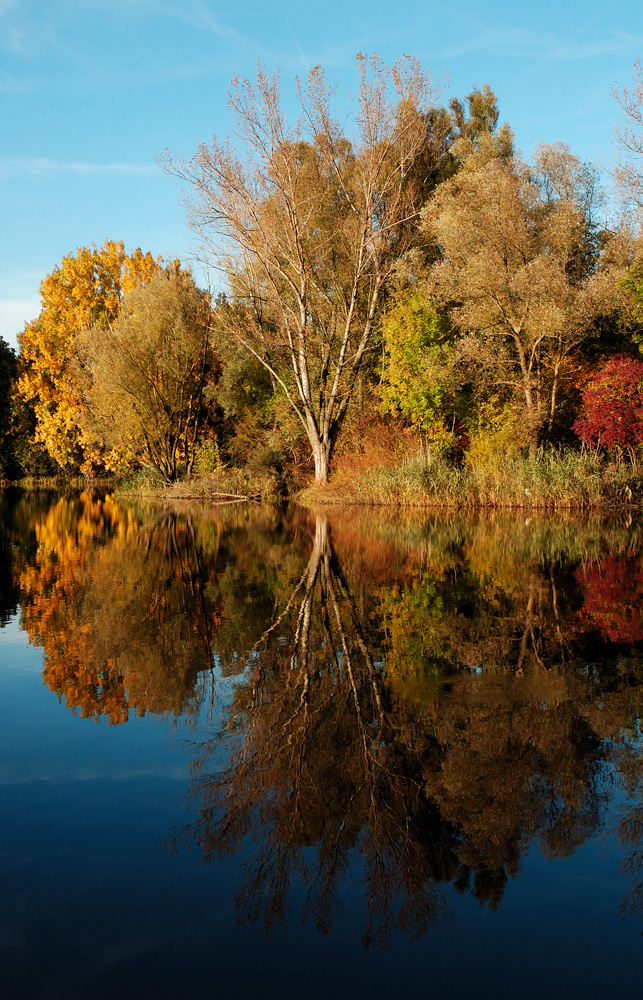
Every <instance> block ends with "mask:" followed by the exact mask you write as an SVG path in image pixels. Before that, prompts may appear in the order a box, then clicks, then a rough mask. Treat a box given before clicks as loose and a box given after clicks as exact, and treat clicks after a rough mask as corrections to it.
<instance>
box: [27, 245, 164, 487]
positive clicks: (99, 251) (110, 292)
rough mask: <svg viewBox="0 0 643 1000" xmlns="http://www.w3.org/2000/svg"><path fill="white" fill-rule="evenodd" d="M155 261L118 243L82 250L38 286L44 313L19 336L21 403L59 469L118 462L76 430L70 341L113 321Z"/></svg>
mask: <svg viewBox="0 0 643 1000" xmlns="http://www.w3.org/2000/svg"><path fill="white" fill-rule="evenodd" d="M162 267H163V265H162V263H161V261H160V260H155V259H154V257H152V255H151V254H150V253H144V252H143V251H142V250H140V249H136V250H134V251H132V252H131V253H127V252H126V251H125V247H124V245H123V243H122V242H120V241H113V240H105V242H104V243H103V245H102V246H101V247H95V246H92V247H80V248H79V249H78V250H77V251H76V253H75V254H73V253H70V254H67V255H66V256H65V257H63V259H62V262H61V263H60V265H57V266H56V267H54V269H53V270H52V272H51V274H48V275H47V277H46V278H44V280H43V281H42V282H41V285H40V297H41V302H42V308H41V311H40V315H39V316H38V318H37V319H36V320H34V321H33V322H32V323H27V324H26V326H25V329H24V331H23V332H22V334H20V336H19V338H18V339H19V343H20V352H21V356H22V359H23V362H24V371H23V374H22V376H21V377H20V379H19V382H18V392H19V394H20V396H21V397H22V399H24V400H25V401H27V402H30V403H31V405H32V406H33V409H34V413H35V418H36V432H35V433H36V440H37V441H39V442H41V443H42V444H43V445H44V446H45V448H46V449H47V451H48V453H49V454H50V456H51V457H52V458H53V459H54V460H55V461H56V462H57V463H58V465H59V466H60V467H61V468H66V467H72V468H73V467H77V466H78V465H81V467H82V468H83V471H86V472H89V471H91V469H92V467H93V466H94V465H95V464H97V463H98V464H105V465H107V466H108V467H110V466H112V467H113V466H114V465H117V464H118V456H117V455H116V454H109V453H101V451H100V449H98V448H96V447H95V446H94V445H92V444H91V443H90V442H89V441H88V440H87V439H86V438H85V436H84V434H83V432H82V431H81V430H80V428H79V426H78V419H77V415H78V411H79V408H80V407H81V402H82V394H81V389H80V387H79V384H78V376H77V371H76V368H75V364H74V356H75V351H74V341H75V338H76V337H77V335H78V334H79V333H81V331H83V330H85V329H86V328H87V327H89V326H92V327H93V329H94V331H95V333H96V334H97V335H100V334H99V331H100V330H101V328H103V329H104V328H105V327H106V326H107V325H108V324H109V323H110V322H111V321H112V320H113V319H114V318H115V317H116V316H117V315H118V312H119V309H120V306H121V301H122V297H123V295H124V294H125V293H126V292H128V291H130V290H131V289H133V288H136V287H138V286H140V285H144V284H145V283H146V282H148V281H149V280H150V278H152V277H153V276H154V275H155V274H158V273H159V271H161V270H162Z"/></svg>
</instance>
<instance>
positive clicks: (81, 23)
mask: <svg viewBox="0 0 643 1000" xmlns="http://www.w3.org/2000/svg"><path fill="white" fill-rule="evenodd" d="M360 51H361V52H378V53H379V54H380V56H381V57H382V58H383V59H384V60H385V61H387V62H392V61H394V60H395V59H396V58H397V57H398V56H399V55H401V54H402V53H404V52H407V53H409V52H412V53H414V54H415V55H417V56H418V57H419V58H420V59H421V60H422V63H423V64H424V66H425V67H428V68H430V69H431V70H432V71H433V72H435V73H436V74H441V73H446V74H447V77H448V87H447V91H446V96H449V95H452V94H454V95H457V96H464V95H465V94H466V93H467V92H468V91H469V90H470V89H471V88H472V86H474V85H477V86H481V85H482V84H483V83H489V84H490V85H491V87H492V88H493V89H494V90H495V92H496V94H497V95H498V99H499V105H500V113H501V118H502V120H504V121H508V122H509V124H510V125H511V126H512V128H513V129H514V132H515V135H516V139H517V143H518V145H519V147H520V148H521V149H522V150H523V152H524V153H525V154H529V153H530V152H531V150H532V148H533V145H534V143H535V142H538V141H541V142H553V141H556V140H562V141H564V142H567V143H568V144H569V145H570V147H571V149H572V151H573V152H574V153H576V154H577V155H579V156H582V157H583V158H586V159H596V158H600V160H602V161H603V162H604V163H609V161H610V160H611V158H612V155H613V146H612V127H613V125H614V123H615V122H616V120H617V111H618V109H617V107H616V105H615V103H614V101H613V99H612V97H611V93H610V92H611V88H612V86H613V85H614V84H615V83H616V84H621V85H622V84H627V83H628V82H629V81H630V79H631V76H632V72H633V64H634V62H635V61H636V60H637V59H639V58H643V8H642V7H641V4H640V0H639V2H634V0H627V2H619V0H614V2H613V3H612V4H611V5H609V6H608V4H607V3H605V0H602V2H597V0H586V2H584V3H580V2H576V0H558V2H553V0H544V2H542V0H541V2H538V3H536V4H531V5H525V4H518V3H516V2H515V0H514V2H506V0H487V3H485V4H481V3H474V2H472V0H447V2H442V3H436V2H434V0H424V2H417V0H415V2H412V0H393V2H383V0H316V2H315V3H307V2H305V0H300V2H299V3H296V2H294V0H263V2H259V0H235V2H232V0H227V2H222V0H0V108H1V111H0V233H1V234H2V238H1V239H0V255H1V259H0V334H1V335H2V336H4V337H5V339H7V340H8V341H9V342H10V343H12V344H15V343H16V341H15V335H16V334H17V333H18V331H19V330H20V329H21V328H22V326H23V324H24V322H25V321H26V320H28V319H32V318H34V317H35V316H36V315H37V314H38V312H39V300H38V285H39V283H40V281H41V279H42V278H43V277H44V275H45V274H46V273H47V272H49V271H50V270H51V269H52V267H53V266H54V265H55V264H56V263H57V262H59V261H60V259H61V258H62V256H63V254H65V253H69V252H70V251H74V250H75V249H76V247H78V246H83V245H87V244H90V243H97V244H99V243H102V242H103V240H104V239H105V238H106V237H109V238H110V239H122V240H124V242H125V244H126V246H127V247H128V248H133V247H135V246H141V247H142V248H143V249H145V250H148V249H149V250H151V251H152V252H153V253H154V254H162V255H164V256H165V255H170V254H171V255H176V254H178V255H179V256H180V257H181V258H182V259H185V260H189V256H190V246H191V239H190V234H189V232H188V231H187V229H186V227H185V225H184V208H183V204H182V199H181V192H180V186H179V184H178V182H177V181H175V180H174V179H173V178H170V177H168V176H166V175H165V174H164V173H163V172H162V171H161V170H160V168H159V167H158V166H157V164H156V159H155V157H156V155H157V154H159V153H161V152H162V151H163V150H164V149H166V148H169V149H171V150H172V152H173V153H175V154H177V155H178V154H185V155H188V156H189V155H190V154H191V152H192V151H193V149H194V146H195V143H196V142H197V140H199V139H208V138H209V137H210V136H211V135H212V133H213V132H217V133H219V134H225V133H226V132H227V131H228V130H229V127H230V125H229V117H228V111H227V88H228V85H229V82H230V79H231V77H232V76H233V75H234V74H235V73H236V74H239V75H241V76H244V77H247V76H252V75H253V73H254V70H255V67H256V63H257V59H260V60H261V61H262V62H263V63H264V64H265V65H266V66H267V68H269V69H271V70H272V69H276V68H277V67H280V68H281V72H282V85H283V89H284V90H285V91H289V90H290V89H291V83H292V80H293V78H294V76H295V75H297V74H298V75H305V74H306V72H307V70H308V69H309V68H310V67H311V66H313V65H315V64H317V63H320V64H322V65H323V66H324V67H325V68H326V70H327V73H328V76H329V78H330V79H331V80H334V81H335V82H336V83H337V99H338V102H339V103H341V102H342V101H343V100H345V97H346V95H348V94H349V93H350V92H351V91H352V88H353V84H354V80H355V55H356V54H357V53H358V52H360Z"/></svg>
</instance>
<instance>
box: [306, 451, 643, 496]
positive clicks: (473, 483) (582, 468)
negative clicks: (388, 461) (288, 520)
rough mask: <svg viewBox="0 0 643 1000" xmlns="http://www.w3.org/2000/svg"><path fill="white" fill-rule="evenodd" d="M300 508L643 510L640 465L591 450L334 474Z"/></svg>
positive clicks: (420, 463) (413, 463) (311, 490)
mask: <svg viewBox="0 0 643 1000" xmlns="http://www.w3.org/2000/svg"><path fill="white" fill-rule="evenodd" d="M298 499H299V500H300V501H301V502H303V503H305V504H312V503H314V504H320V503H321V504H338V503H341V504H363V505H369V506H390V507H427V508H450V509H471V510H473V509H477V508H487V507H491V508H498V509H505V508H517V509H537V510H548V509H555V510H558V509H560V510H574V509H598V508H613V507H622V506H639V505H641V504H643V469H642V468H641V465H640V464H639V463H631V462H625V461H621V462H606V461H605V460H604V459H602V458H601V457H600V456H598V455H597V454H596V453H595V452H590V451H583V452H547V451H542V452H539V453H538V454H537V455H536V456H534V457H532V458H528V457H522V456H506V455H502V456H497V457H496V458H495V459H494V460H493V461H488V462H486V463H485V464H476V465H474V464H468V463H466V464H464V465H463V466H462V467H460V468H457V467H455V466H453V465H451V464H449V463H447V462H442V461H439V460H438V461H433V462H431V463H427V462H426V461H418V460H415V461H408V462H406V463H403V464H400V465H395V466H385V465H382V466H378V467H374V468H370V469H363V470H357V471H355V470H350V469H345V468H341V467H340V468H339V469H338V470H337V472H336V473H335V475H334V476H332V478H331V480H330V482H329V483H328V484H327V485H326V486H315V485H312V486H309V487H308V488H307V489H305V490H303V491H302V492H301V493H300V494H299V497H298Z"/></svg>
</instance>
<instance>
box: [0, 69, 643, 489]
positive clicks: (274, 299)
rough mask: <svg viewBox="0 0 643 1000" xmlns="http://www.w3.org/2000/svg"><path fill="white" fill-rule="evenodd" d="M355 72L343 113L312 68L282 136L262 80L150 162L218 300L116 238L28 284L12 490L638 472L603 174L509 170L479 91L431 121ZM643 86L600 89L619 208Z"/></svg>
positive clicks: (402, 86) (554, 148)
mask: <svg viewBox="0 0 643 1000" xmlns="http://www.w3.org/2000/svg"><path fill="white" fill-rule="evenodd" d="M358 70H359V85H358V91H357V96H356V99H355V102H354V107H353V114H352V115H351V116H349V118H345V117H338V116H337V115H336V114H335V112H334V110H333V102H332V96H333V92H332V88H331V87H329V85H328V84H327V82H326V80H325V77H324V74H323V71H322V70H321V69H319V68H316V69H314V70H313V71H312V72H311V74H310V76H309V78H308V80H307V82H306V83H298V84H297V97H298V100H299V102H300V114H299V116H298V117H297V118H296V120H294V121H293V120H290V119H289V118H288V116H287V115H286V112H285V110H284V105H283V101H282V98H281V94H280V91H279V82H278V79H277V78H276V77H272V76H269V75H267V74H266V73H265V72H264V71H262V70H260V71H259V72H258V75H257V80H256V83H254V84H251V83H249V82H247V81H246V82H244V83H242V82H237V83H235V84H233V89H232V90H231V94H230V108H231V113H232V118H233V122H234V130H235V134H236V135H237V137H238V142H237V145H236V146H235V145H233V144H232V143H231V142H230V141H229V140H227V139H226V140H223V141H221V140H219V139H217V137H216V136H215V137H214V138H213V139H212V140H211V142H209V143H204V144H202V145H200V146H199V148H198V150H197V152H196V154H195V156H194V157H193V158H192V159H191V160H190V161H189V162H185V161H183V160H176V159H173V158H172V157H171V155H170V154H168V156H167V160H166V166H167V169H168V170H170V171H171V172H173V173H174V174H176V175H178V176H180V177H181V178H183V179H184V180H185V181H186V182H187V185H188V189H189V190H190V192H191V200H190V205H189V209H190V211H189V218H190V222H191V225H192V226H193V228H194V230H195V231H196V233H197V234H198V235H199V236H200V238H201V241H202V248H203V249H202V253H203V256H204V258H205V259H207V261H208V263H209V265H210V266H211V267H212V268H216V269H218V271H219V273H221V274H222V276H223V281H224V287H225V293H220V294H219V295H218V296H217V297H216V298H214V297H213V296H212V295H211V294H210V293H207V292H204V291H202V290H201V289H199V288H198V287H197V285H196V284H195V281H194V279H193V277H192V276H191V274H190V273H189V271H188V270H187V269H185V268H184V267H183V266H182V265H181V263H180V262H179V261H178V260H177V261H173V262H167V261H163V260H161V259H156V260H155V259H154V258H153V257H152V256H151V255H150V254H149V253H144V252H143V251H141V250H135V251H134V252H133V253H127V252H126V250H125V248H124V246H123V244H122V243H118V242H110V241H106V242H105V244H104V245H103V246H102V247H100V248H96V247H85V248H81V249H79V250H78V251H77V252H76V253H75V254H69V255H68V256H66V257H64V258H63V260H62V262H61V264H60V265H58V266H57V267H55V268H54V270H53V271H52V272H51V274H50V275H48V276H47V277H46V278H45V280H44V281H43V283H42V285H41V298H42V308H41V312H40V315H39V317H38V318H37V319H36V320H35V321H34V322H32V323H28V324H27V325H26V327H25V329H24V331H23V332H22V334H21V335H20V336H19V344H20V349H19V354H18V356H17V357H15V356H14V354H13V353H12V352H11V351H10V349H9V348H8V347H7V345H6V344H4V342H2V347H1V353H0V421H1V439H0V449H1V459H0V460H1V466H2V473H3V475H4V476H5V477H10V478H11V477H13V478H16V477H18V476H20V475H38V474H41V475H42V474H51V473H53V472H55V471H60V470H62V471H64V472H68V473H81V474H84V475H96V474H99V473H101V472H102V473H104V472H114V473H118V474H123V473H125V472H131V471H132V470H136V469H142V468H143V469H149V470H153V472H154V474H155V475H157V476H158V477H159V478H160V479H161V480H163V481H164V482H166V483H172V482H174V481H175V480H177V479H182V480H185V479H188V480H190V481H192V482H194V479H195V476H196V477H200V481H201V482H203V481H204V478H205V480H206V481H207V482H210V481H212V482H215V481H218V482H219V483H220V484H224V483H225V481H226V470H228V472H227V475H228V481H230V480H229V470H230V469H231V468H232V469H234V468H237V469H243V470H245V471H246V473H247V474H249V475H250V478H252V474H256V475H257V476H263V477H264V479H263V482H264V483H266V482H271V483H272V484H273V486H274V487H275V488H282V489H288V488H292V487H299V486H301V485H303V484H304V483H306V482H307V481H309V480H310V479H311V476H312V474H313V472H314V480H315V483H316V484H318V485H322V486H323V485H325V484H326V482H327V480H328V477H329V474H330V472H331V471H333V473H334V476H335V478H336V479H337V481H341V482H342V483H343V484H350V483H355V482H358V481H359V480H360V477H362V478H363V476H364V474H365V472H369V471H370V472H372V469H373V468H374V467H376V466H377V467H383V468H388V469H391V468H402V467H411V466H413V468H415V470H416V471H417V469H418V468H420V469H421V470H424V471H422V472H421V475H420V480H419V482H420V490H422V489H423V488H425V487H426V483H427V480H426V475H427V474H428V472H427V470H430V469H431V468H437V467H440V468H441V469H442V470H444V469H454V470H458V469H460V470H464V471H465V473H467V474H468V473H470V472H471V470H474V471H475V472H476V474H477V475H478V478H479V476H480V470H488V469H489V468H493V467H494V465H496V464H497V463H498V462H499V460H500V459H502V460H503V461H506V460H507V458H510V459H512V460H515V461H522V460H523V459H525V460H526V461H532V462H533V461H534V460H536V459H537V457H538V455H539V454H540V456H541V457H542V455H543V454H545V453H546V452H547V451H551V450H552V449H553V450H554V452H555V454H557V455H558V454H559V452H560V449H561V448H567V449H571V451H572V452H574V451H577V450H579V449H580V448H581V447H582V445H587V446H589V447H590V448H591V449H594V450H595V451H596V453H597V455H598V454H600V455H603V456H606V457H607V459H608V460H612V459H614V458H616V459H617V460H618V461H621V460H622V459H624V458H625V459H629V460H631V461H632V463H633V464H634V466H636V464H637V463H638V461H639V459H640V448H641V443H642V442H643V359H642V358H641V350H640V347H641V343H642V339H641V338H642V331H643V326H642V322H643V235H642V233H641V228H640V225H639V223H638V222H637V221H636V219H637V216H636V213H635V212H631V213H630V214H629V215H628V216H623V218H622V219H621V221H619V223H618V224H616V223H611V224H610V225H609V227H608V225H607V224H606V222H605V218H604V198H603V192H602V191H601V187H600V184H599V181H598V175H597V171H596V169H595V168H594V167H592V166H591V165H589V164H587V163H583V162H582V161H581V160H579V159H578V158H577V157H575V156H574V155H573V154H572V153H571V151H570V150H569V149H568V147H567V146H565V145H564V144H562V143H559V144H554V145H540V146H538V147H537V148H536V150H535V152H534V154H533V157H532V159H531V160H529V161H527V160H525V159H523V158H522V157H521V156H520V154H519V153H518V151H517V150H516V148H515V145H514V139H513V135H512V132H511V129H510V128H509V126H507V125H501V124H500V123H499V112H498V107H497V101H496V97H495V95H494V93H493V92H492V91H491V89H490V88H489V87H488V86H484V87H483V88H482V89H477V88H475V89H474V90H473V91H472V92H471V93H470V94H469V95H467V96H466V98H465V99H464V100H462V101H460V100H458V99H455V98H452V99H451V100H450V101H449V102H448V104H446V105H444V104H441V103H440V93H439V88H437V87H436V85H435V83H434V81H433V80H432V78H431V77H430V76H429V74H427V73H426V72H425V71H424V70H423V69H422V67H421V66H420V65H419V63H418V62H417V61H416V60H414V59H412V58H404V59H402V60H400V61H399V62H398V63H397V64H396V65H395V66H394V67H392V68H389V67H386V66H384V65H383V64H382V63H380V61H379V60H378V59H377V57H372V58H365V57H359V58H358ZM642 72H643V71H641V70H640V69H639V70H638V75H637V78H636V81H635V86H634V88H633V89H632V91H631V92H629V91H627V90H625V91H623V92H622V93H621V94H620V95H617V96H618V100H619V103H620V105H621V107H622V108H623V110H624V111H625V113H626V116H627V117H628V120H629V121H630V122H631V123H632V129H631V130H629V131H627V132H626V133H622V135H621V138H622V145H623V148H624V149H628V150H630V151H632V152H633V158H630V159H629V160H626V161H625V162H624V163H623V164H622V166H621V168H620V171H619V172H618V174H617V179H618V180H619V181H620V184H621V189H622V191H624V192H625V193H626V194H627V196H628V197H629V200H630V206H633V207H634V208H635V209H636V207H637V205H638V208H641V202H642V198H641V172H640V170H637V160H636V154H637V153H638V154H641V153H643V133H641V132H640V117H641V108H640V101H638V98H637V94H638V95H640V93H641V87H642V86H643V81H642V79H641V73H642ZM637 123H638V125H637ZM637 128H639V131H637ZM597 460H598V458H597ZM549 461H550V462H551V456H550V459H549ZM342 469H343V477H342V474H341V472H342ZM476 470H477V471H476ZM208 477H212V480H210V479H208ZM423 477H424V478H423ZM244 482H246V483H247V482H248V478H247V476H246V480H244ZM458 482H460V480H458ZM422 484H423V485H422ZM213 488H214V487H213ZM458 488H459V487H458ZM626 488H627V489H628V490H629V491H630V496H631V494H632V491H631V487H630V486H627V487H626ZM373 492H374V493H375V494H376V493H377V489H375V490H373V489H371V493H373ZM491 492H492V493H493V490H491ZM527 492H528V491H527ZM472 495H473V494H472ZM476 495H481V494H476ZM371 498H372V497H371Z"/></svg>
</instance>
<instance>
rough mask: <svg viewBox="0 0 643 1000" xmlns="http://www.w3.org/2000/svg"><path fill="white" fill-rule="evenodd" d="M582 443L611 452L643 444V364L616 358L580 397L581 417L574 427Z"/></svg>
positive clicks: (619, 355) (626, 358)
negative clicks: (581, 398)
mask: <svg viewBox="0 0 643 1000" xmlns="http://www.w3.org/2000/svg"><path fill="white" fill-rule="evenodd" d="M574 430H575V431H576V433H577V434H578V436H579V438H580V439H581V441H584V442H585V443H586V444H590V445H598V444H600V445H602V446H603V447H604V448H606V449H607V450H610V449H612V448H616V447H618V448H622V449H624V450H625V449H627V448H636V447H638V446H639V445H640V444H642V443H643V361H639V360H637V359H636V358H632V357H630V355H629V354H615V355H614V357H613V358H610V360H609V361H608V362H607V364H606V365H604V366H603V368H601V370H600V371H599V372H598V374H597V375H596V376H595V377H594V378H593V379H592V381H591V382H590V383H589V385H588V386H587V388H586V390H585V392H584V393H583V415H582V417H581V418H580V419H579V420H577V421H576V423H575V424H574Z"/></svg>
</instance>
